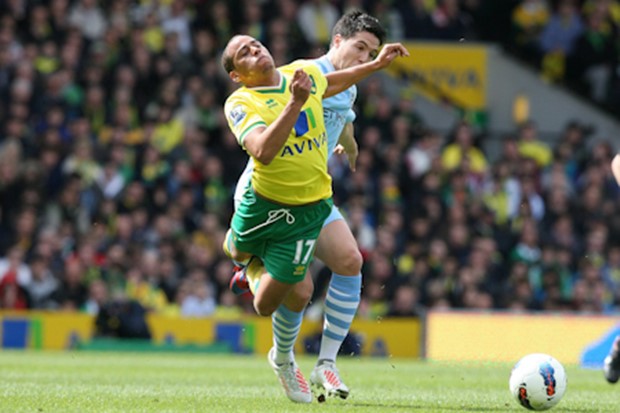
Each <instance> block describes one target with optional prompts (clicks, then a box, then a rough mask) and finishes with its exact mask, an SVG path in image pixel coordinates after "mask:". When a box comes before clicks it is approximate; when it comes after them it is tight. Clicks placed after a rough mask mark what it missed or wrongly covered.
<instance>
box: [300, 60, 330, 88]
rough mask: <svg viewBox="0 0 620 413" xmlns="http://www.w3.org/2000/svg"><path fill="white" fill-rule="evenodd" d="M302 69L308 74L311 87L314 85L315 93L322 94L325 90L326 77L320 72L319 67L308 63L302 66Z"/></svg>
mask: <svg viewBox="0 0 620 413" xmlns="http://www.w3.org/2000/svg"><path fill="white" fill-rule="evenodd" d="M304 71H305V72H306V73H308V75H309V76H310V80H312V87H313V88H315V87H316V94H317V95H319V96H323V95H324V94H325V91H326V90H327V78H326V77H325V75H324V74H323V72H321V69H319V67H318V66H317V65H315V64H312V63H309V64H308V65H307V66H304Z"/></svg>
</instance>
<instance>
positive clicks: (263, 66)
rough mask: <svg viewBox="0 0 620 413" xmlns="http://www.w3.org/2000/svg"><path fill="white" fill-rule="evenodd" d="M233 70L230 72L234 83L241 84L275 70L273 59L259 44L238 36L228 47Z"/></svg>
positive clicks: (252, 39) (249, 38)
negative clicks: (238, 82)
mask: <svg viewBox="0 0 620 413" xmlns="http://www.w3.org/2000/svg"><path fill="white" fill-rule="evenodd" d="M228 52H229V53H230V55H231V56H232V59H233V64H234V66H235V70H233V71H232V72H231V78H232V79H233V80H234V81H240V82H243V81H244V80H245V79H249V78H252V77H256V76H261V75H264V74H266V73H268V72H270V71H271V70H273V69H274V68H275V63H274V61H273V57H272V56H271V53H269V50H267V48H266V47H265V46H263V44H262V43H261V42H259V41H258V40H256V39H255V38H253V37H250V36H238V37H237V38H235V39H234V40H233V41H232V42H231V43H230V44H229V45H228Z"/></svg>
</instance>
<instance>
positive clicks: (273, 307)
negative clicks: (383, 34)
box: [222, 35, 408, 403]
mask: <svg viewBox="0 0 620 413" xmlns="http://www.w3.org/2000/svg"><path fill="white" fill-rule="evenodd" d="M406 55H408V52H407V50H406V49H405V48H404V47H403V46H402V45H401V44H398V43H397V44H387V45H385V46H384V47H383V49H382V50H381V52H380V53H379V56H377V58H376V59H375V60H373V61H371V62H369V63H365V64H362V65H358V66H355V67H352V68H349V69H345V70H341V71H336V72H332V73H329V74H327V75H323V74H322V73H321V71H320V70H319V69H318V68H317V66H315V65H312V64H310V63H308V62H306V61H300V62H295V63H293V64H291V65H288V66H284V67H281V68H278V69H276V67H275V65H274V62H273V58H272V57H271V54H270V53H269V51H268V50H267V49H266V48H265V47H264V46H263V45H262V44H261V43H260V42H259V41H257V40H256V39H254V38H252V37H250V36H241V35H240V36H235V37H233V38H232V39H231V40H230V41H229V43H228V44H227V46H226V48H225V50H224V53H223V56H222V64H223V66H224V68H225V70H226V71H227V72H228V73H229V76H230V78H231V79H232V80H233V81H234V82H236V83H240V84H242V85H243V87H241V88H240V89H238V90H237V91H235V92H233V94H232V95H231V96H230V97H229V98H228V99H227V101H226V104H225V108H224V109H225V113H226V118H227V120H228V123H229V126H230V128H231V129H232V131H233V133H234V134H235V136H236V137H237V140H238V142H239V144H240V145H241V146H242V147H243V148H244V149H245V150H246V151H247V152H248V154H249V155H250V156H251V157H252V158H253V160H254V172H253V173H252V179H251V188H250V190H248V191H246V192H245V193H244V195H243V199H242V200H241V203H240V205H239V206H238V208H237V210H236V212H235V214H234V216H233V219H232V221H231V235H232V236H231V238H232V242H231V243H229V244H228V245H227V247H228V249H229V250H230V251H229V253H232V255H234V256H236V257H237V258H238V259H239V257H240V254H239V253H240V252H242V253H246V255H247V258H249V257H251V256H257V257H259V258H261V260H262V262H263V263H264V266H265V269H266V273H264V274H263V275H262V276H261V277H260V280H259V282H258V283H257V285H254V286H253V287H254V288H253V292H254V307H255V309H256V311H257V313H258V314H260V315H263V316H272V319H273V320H274V321H275V320H284V322H283V323H278V324H275V323H274V348H273V349H272V350H271V351H270V354H269V361H270V364H271V365H272V367H273V369H274V371H275V373H276V375H277V376H278V378H279V380H280V382H281V384H282V386H283V388H284V390H285V392H286V394H287V396H288V397H289V398H290V399H291V400H293V401H296V402H302V403H309V402H310V401H311V400H312V396H311V394H310V390H309V386H308V383H307V381H306V379H305V378H304V377H303V374H302V373H301V371H300V370H299V368H298V367H297V364H296V363H295V360H294V357H293V353H292V348H293V345H294V343H295V341H296V338H297V335H298V333H299V328H300V326H301V317H302V311H303V309H304V307H305V305H306V303H307V301H306V302H303V303H300V302H299V297H298V296H294V299H290V297H291V295H290V293H291V291H292V289H293V287H294V285H295V284H297V283H300V282H303V283H308V284H309V288H306V289H304V291H308V292H311V290H312V287H311V285H312V280H311V278H310V277H309V276H306V273H307V268H308V265H309V264H310V261H311V260H312V256H313V253H314V248H315V244H316V240H317V238H318V235H319V233H320V230H321V227H322V224H323V221H324V220H325V218H327V216H328V215H329V214H330V212H331V208H332V202H331V178H330V176H329V174H328V173H327V138H326V132H325V125H324V121H323V106H322V99H323V98H327V97H329V96H332V95H335V94H337V93H340V92H342V91H344V90H346V89H348V88H349V87H350V86H352V85H353V84H355V83H357V82H358V81H360V80H362V79H363V78H365V77H366V76H368V75H369V74H371V73H373V72H375V71H377V70H380V69H383V68H385V67H387V66H388V65H389V64H390V63H391V61H392V60H393V59H394V58H396V57H397V56H406ZM250 265H251V264H250Z"/></svg>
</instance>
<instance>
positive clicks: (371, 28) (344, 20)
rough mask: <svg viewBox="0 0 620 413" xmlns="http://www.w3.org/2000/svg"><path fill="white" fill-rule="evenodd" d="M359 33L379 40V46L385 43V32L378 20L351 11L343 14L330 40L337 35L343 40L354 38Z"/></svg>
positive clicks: (356, 11) (359, 12) (360, 12)
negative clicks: (368, 34)
mask: <svg viewBox="0 0 620 413" xmlns="http://www.w3.org/2000/svg"><path fill="white" fill-rule="evenodd" d="M359 32H369V33H372V34H374V35H375V36H376V37H377V39H379V44H383V42H385V37H386V36H387V32H386V31H385V29H384V28H383V26H381V23H379V20H377V19H376V18H374V17H372V16H371V15H369V14H366V13H364V12H363V11H360V10H353V11H350V12H348V13H345V14H344V15H343V16H342V17H341V18H340V19H339V20H338V21H337V22H336V25H335V26H334V29H333V30H332V38H333V37H334V36H335V35H337V34H339V35H340V36H342V37H344V38H345V39H349V38H351V37H353V36H355V34H356V33H359Z"/></svg>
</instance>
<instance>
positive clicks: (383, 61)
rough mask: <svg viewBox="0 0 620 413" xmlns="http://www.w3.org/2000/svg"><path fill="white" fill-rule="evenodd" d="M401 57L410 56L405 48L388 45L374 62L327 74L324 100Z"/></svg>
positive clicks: (396, 44) (397, 45) (394, 44)
mask: <svg viewBox="0 0 620 413" xmlns="http://www.w3.org/2000/svg"><path fill="white" fill-rule="evenodd" d="M399 56H409V52H408V51H407V49H406V48H405V46H403V45H402V44H400V43H388V44H386V45H385V46H383V48H382V49H381V52H379V55H378V56H377V58H376V59H375V60H373V61H372V62H368V63H364V64H362V65H358V66H354V67H350V68H348V69H343V70H337V71H335V72H331V73H328V74H326V75H325V78H326V79H327V90H326V91H325V94H323V98H328V97H330V96H334V95H337V94H338V93H340V92H342V91H345V90H347V89H348V88H350V87H351V86H353V85H354V84H356V83H357V82H359V81H361V80H363V79H365V78H366V77H368V76H369V75H371V74H372V73H374V72H377V71H379V70H381V69H385V68H386V67H388V66H389V65H390V63H392V61H393V60H394V59H396V58H397V57H399Z"/></svg>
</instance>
